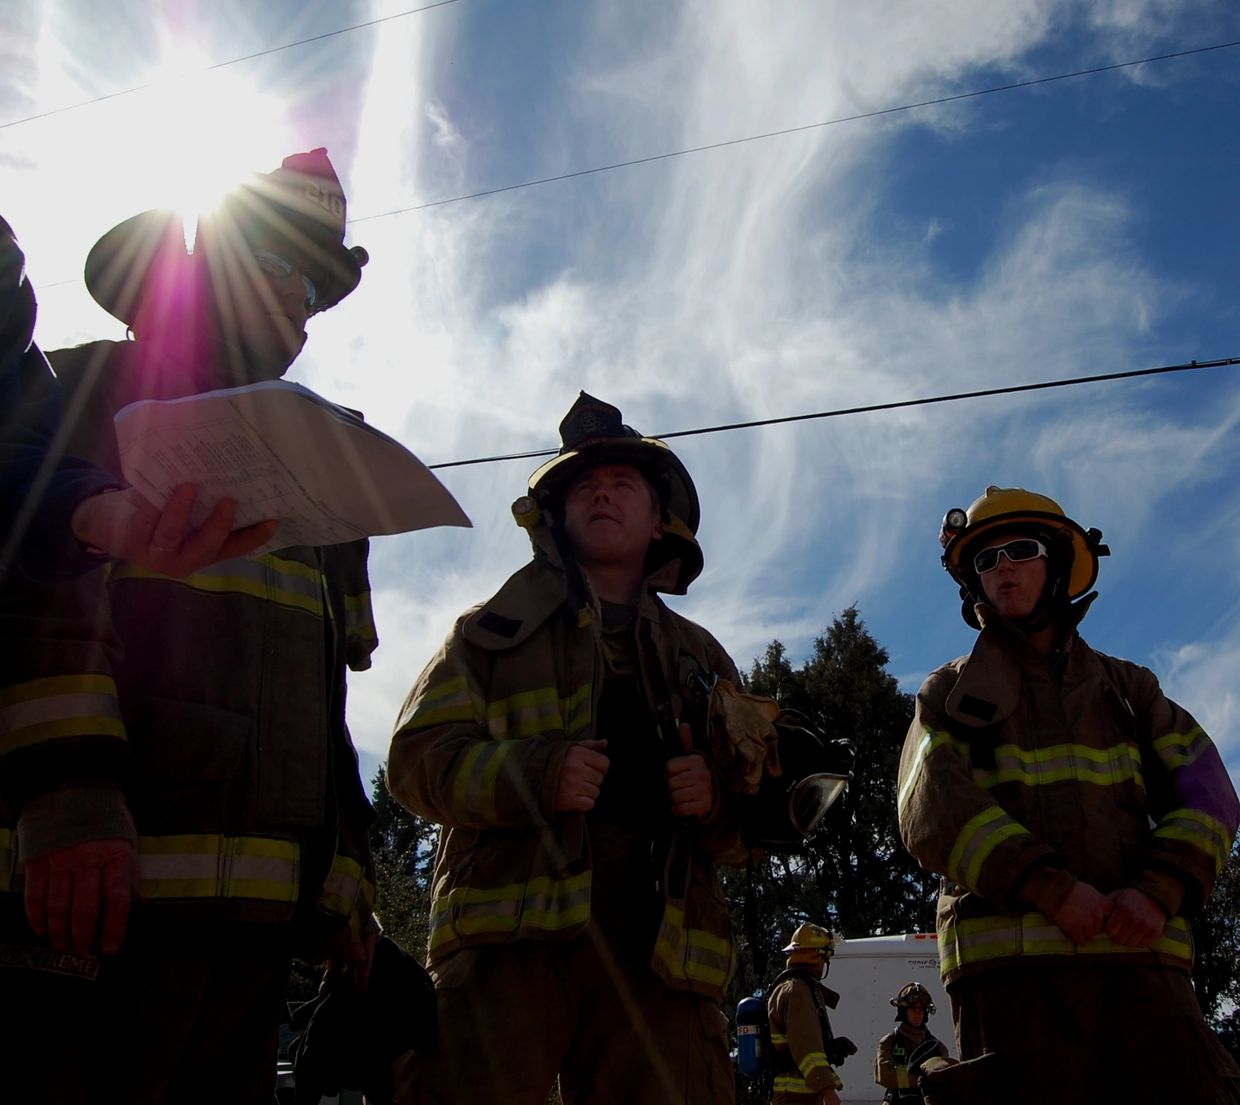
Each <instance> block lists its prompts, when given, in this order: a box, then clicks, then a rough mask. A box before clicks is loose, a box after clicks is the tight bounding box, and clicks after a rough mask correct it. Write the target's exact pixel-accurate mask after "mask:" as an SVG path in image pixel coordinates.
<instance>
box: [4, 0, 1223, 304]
mask: <svg viewBox="0 0 1240 1105" xmlns="http://www.w3.org/2000/svg"><path fill="white" fill-rule="evenodd" d="M455 2H456V0H441V4H442V3H455ZM441 4H431V5H428V7H439V6H441ZM425 10H426V8H415V9H413V11H411V12H402V13H401V15H412V14H413V13H414V12H418V11H425ZM385 18H386V19H398V18H400V16H394V15H393V16H386V17H385ZM372 22H382V20H373V21H372ZM357 26H359V27H360V26H369V24H360V23H359V24H358V25H357ZM351 29H352V28H344V29H343V30H341V31H332V32H330V33H331V34H343V33H344V30H351ZM320 37H327V36H326V35H322V36H320ZM305 41H307V42H309V41H313V40H311V39H306V40H305ZM295 45H299V43H290V44H289V46H278V47H275V49H277V50H285V49H289V48H291V47H292V46H295ZM1235 46H1240V39H1237V40H1236V41H1234V42H1219V43H1216V44H1215V45H1213V46H1198V47H1194V48H1193V49H1191V50H1177V51H1175V52H1174V53H1170V54H1158V55H1156V56H1153V57H1148V58H1137V59H1135V60H1133V61H1120V62H1115V63H1114V64H1112V65H1099V66H1095V67H1094V68H1092V69H1077V70H1074V71H1073V72H1071V73H1058V74H1055V75H1054V76H1050V77H1035V78H1033V79H1031V80H1027V81H1017V82H1015V83H1013V84H1003V85H995V86H993V87H991V88H981V89H975V90H973V91H971V92H957V93H955V94H953V95H951V96H940V97H938V98H937V99H933V100H920V101H918V102H917V103H911V104H900V105H898V106H896V107H884V108H878V109H877V110H875V111H866V112H862V113H860V114H858V115H842V116H839V117H838V118H835V119H826V120H823V121H821V122H817V123H805V124H802V125H801V126H796V127H785V128H784V129H782V130H772V131H766V132H765V133H763V134H751V135H748V136H746V137H744V138H729V139H727V140H725V141H722V142H711V143H708V144H706V145H704V146H690V147H687V148H685V149H682V150H671V151H669V152H667V153H657V154H651V155H649V156H647V157H638V158H633V159H631V160H629V161H615V162H612V163H611V164H608V165H596V166H595V167H594V168H591V169H576V170H574V171H572V172H568V173H560V174H559V175H557V176H548V177H539V178H538V179H537V180H526V181H522V182H520V183H519V184H504V185H501V186H499V187H497V188H486V189H483V190H482V191H480V192H468V193H466V194H463V195H459V196H448V197H446V198H445V199H438V200H428V201H427V202H426V203H417V204H414V205H412V206H410V207H397V208H394V209H393V210H391V211H382V212H379V213H377V214H374V215H362V216H360V217H358V218H354V219H349V220H348V223H349V225H350V226H353V225H356V224H357V223H365V222H372V221H374V220H376V219H386V218H390V217H391V216H392V215H405V214H408V213H409V212H411V211H425V210H426V209H427V208H430V207H443V206H446V205H447V204H450V203H460V202H462V201H463V200H473V199H481V198H483V197H484V196H496V195H499V194H500V193H502V192H516V191H519V190H520V189H522V188H534V187H537V186H538V185H540V184H553V183H555V182H556V181H561V180H573V179H574V178H576V177H584V176H593V175H594V174H596V173H608V172H611V171H612V170H614V169H627V168H631V167H632V166H635V165H648V164H650V163H651V162H655V161H667V160H670V159H671V158H674V157H685V156H687V155H689V154H694V153H703V152H705V151H707V150H721V149H725V148H726V147H728V146H740V145H743V144H744V143H746V142H760V141H762V140H763V139H765V138H778V137H780V136H783V135H788V134H798V133H800V132H802V131H808V130H818V129H821V128H823V127H831V126H835V125H836V124H839V123H853V122H857V121H859V120H862V119H874V118H877V117H879V116H882V115H894V114H896V113H898V112H902V111H913V110H916V109H917V108H922V107H933V106H935V105H938V104H948V103H952V102H954V101H957V100H969V99H976V98H977V97H979V96H989V95H992V94H993V93H996V92H1011V91H1014V90H1016V89H1019V88H1031V87H1033V86H1035V85H1040V84H1052V83H1054V82H1056V81H1066V80H1069V79H1070V78H1073V77H1086V76H1090V75H1092V74H1095V73H1106V72H1109V71H1111V70H1115V69H1130V68H1132V67H1133V66H1135V65H1149V64H1151V63H1152V62H1157V61H1169V60H1171V59H1173V58H1183V57H1189V56H1191V55H1193V54H1205V53H1209V52H1211V51H1214V50H1228V49H1231V48H1233V47H1235ZM267 52H268V53H270V52H272V51H267ZM249 56H250V57H257V56H259V55H257V54H251V55H249ZM235 60H239V61H240V60H245V59H240V58H239V59H235ZM230 64H232V62H221V63H220V65H230ZM216 68H218V66H217V67H216ZM143 87H146V86H143ZM131 91H136V90H131ZM115 95H123V93H115ZM92 102H94V101H92ZM65 110H67V109H65ZM48 114H54V113H51V112H49V113H48ZM31 118H38V116H31ZM26 121H27V120H18V122H26ZM14 125H15V124H12V123H6V124H0V130H2V129H3V128H4V127H5V126H14ZM75 283H77V281H76V279H74V280H57V281H53V282H50V283H45V284H42V285H41V289H42V290H43V291H48V290H50V289H52V288H60V287H64V286H66V285H68V284H75Z"/></svg>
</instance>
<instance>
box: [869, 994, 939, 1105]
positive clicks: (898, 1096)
mask: <svg viewBox="0 0 1240 1105" xmlns="http://www.w3.org/2000/svg"><path fill="white" fill-rule="evenodd" d="M891 1004H892V1005H893V1006H895V1010H896V1029H895V1031H894V1032H888V1033H887V1035H886V1036H884V1037H883V1038H882V1039H881V1040H879V1041H878V1051H877V1052H876V1053H875V1055H874V1081H875V1082H877V1083H878V1084H879V1085H880V1086H882V1087H883V1088H884V1089H885V1090H886V1091H887V1092H886V1093H885V1094H884V1095H883V1101H885V1102H887V1103H888V1105H920V1102H921V1100H922V1094H921V1090H920V1089H919V1088H918V1082H919V1081H920V1080H921V1064H922V1063H924V1062H925V1061H926V1060H927V1059H945V1058H947V1046H946V1045H945V1044H944V1043H943V1042H942V1041H941V1040H939V1039H937V1038H936V1037H935V1036H934V1034H933V1033H932V1032H931V1031H930V1025H929V1020H930V1014H931V1013H933V1012H934V999H933V998H932V997H931V996H930V991H929V990H927V989H926V988H925V987H924V986H923V985H922V984H921V983H920V982H908V983H905V984H904V985H903V986H901V987H900V991H899V993H897V994H896V996H895V997H893V998H892V999H891Z"/></svg>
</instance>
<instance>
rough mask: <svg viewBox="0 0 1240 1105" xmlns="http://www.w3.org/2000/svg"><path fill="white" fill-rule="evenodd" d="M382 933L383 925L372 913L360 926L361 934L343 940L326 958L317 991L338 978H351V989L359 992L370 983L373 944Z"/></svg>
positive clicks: (373, 958)
mask: <svg viewBox="0 0 1240 1105" xmlns="http://www.w3.org/2000/svg"><path fill="white" fill-rule="evenodd" d="M382 935H383V926H382V925H380V924H379V919H378V918H377V917H375V916H374V915H373V914H372V915H371V916H370V917H369V918H368V919H367V922H366V923H365V924H364V925H363V927H362V934H361V935H360V936H359V937H357V938H356V939H354V938H349V939H348V940H346V941H345V943H344V945H343V947H342V948H341V949H340V951H339V952H336V953H334V954H333V955H332V956H331V957H330V958H329V959H328V960H327V968H326V970H324V972H323V978H322V980H321V981H320V982H319V993H320V994H322V993H325V992H326V991H327V990H329V989H330V988H331V986H332V984H333V983H335V981H336V980H337V979H339V978H344V977H349V978H352V980H353V989H354V990H356V991H358V992H359V993H360V992H361V991H363V990H365V989H366V987H367V985H368V984H369V983H370V970H371V968H372V967H373V966H374V962H375V945H377V944H378V943H379V937H380V936H382Z"/></svg>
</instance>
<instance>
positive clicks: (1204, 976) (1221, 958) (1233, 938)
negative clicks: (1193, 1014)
mask: <svg viewBox="0 0 1240 1105" xmlns="http://www.w3.org/2000/svg"><path fill="white" fill-rule="evenodd" d="M1193 941H1194V943H1195V945H1196V949H1195V950H1196V956H1195V962H1194V965H1193V986H1194V987H1195V988H1196V991H1197V1000H1198V1002H1199V1003H1200V1005H1201V1010H1202V1012H1203V1013H1205V1015H1206V1019H1207V1020H1209V1021H1211V1022H1213V1024H1214V1026H1215V1028H1216V1029H1217V1030H1218V1032H1219V1037H1220V1038H1221V1039H1222V1041H1223V1043H1224V1044H1225V1045H1226V1046H1227V1047H1228V1049H1229V1050H1230V1051H1231V1052H1232V1054H1233V1055H1235V1056H1236V1057H1237V1058H1238V1059H1240V1008H1238V1007H1240V843H1237V844H1234V845H1233V847H1232V850H1231V855H1230V856H1229V857H1228V859H1227V863H1226V865H1225V866H1224V867H1223V870H1222V872H1221V873H1220V874H1219V877H1218V878H1217V879H1216V880H1215V883H1214V893H1213V894H1211V895H1210V900H1209V901H1208V902H1207V903H1206V905H1205V908H1204V909H1203V910H1202V911H1201V913H1200V914H1199V915H1198V916H1197V917H1196V919H1195V920H1194V921H1193Z"/></svg>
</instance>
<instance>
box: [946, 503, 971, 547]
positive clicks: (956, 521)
mask: <svg viewBox="0 0 1240 1105" xmlns="http://www.w3.org/2000/svg"><path fill="white" fill-rule="evenodd" d="M968 524H969V516H968V515H967V514H966V513H965V512H964V511H963V510H961V509H960V507H958V506H954V507H952V508H951V510H949V511H948V512H947V513H946V514H944V515H943V524H942V525H941V526H940V527H939V544H940V545H942V546H943V548H947V545H948V542H950V541H951V539H952V538H953V537H955V536H956V535H957V534H958V533H960V531H961V530H962V529H964V528H965V526H967V525H968Z"/></svg>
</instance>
